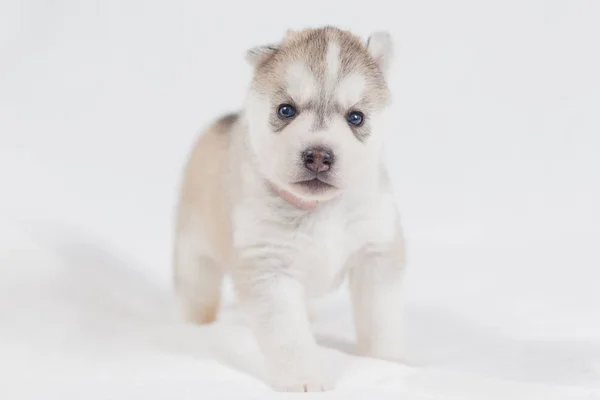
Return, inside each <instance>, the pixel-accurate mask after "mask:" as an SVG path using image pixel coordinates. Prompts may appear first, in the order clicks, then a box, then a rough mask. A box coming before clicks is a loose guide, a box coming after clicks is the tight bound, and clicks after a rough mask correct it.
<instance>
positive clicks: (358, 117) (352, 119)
mask: <svg viewBox="0 0 600 400" xmlns="http://www.w3.org/2000/svg"><path fill="white" fill-rule="evenodd" d="M346 119H347V120H348V123H349V124H351V125H354V126H361V125H362V123H363V121H364V119H365V117H364V115H362V113H360V112H358V111H352V112H351V113H350V114H348V116H347V117H346Z"/></svg>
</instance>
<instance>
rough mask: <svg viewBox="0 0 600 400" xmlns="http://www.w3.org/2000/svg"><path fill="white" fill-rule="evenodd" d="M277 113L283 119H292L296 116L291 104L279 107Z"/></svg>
mask: <svg viewBox="0 0 600 400" xmlns="http://www.w3.org/2000/svg"><path fill="white" fill-rule="evenodd" d="M277 113H278V114H279V116H280V117H281V118H284V119H287V118H292V117H293V116H294V115H296V109H295V108H294V106H292V105H290V104H282V105H280V106H279V109H278V110H277Z"/></svg>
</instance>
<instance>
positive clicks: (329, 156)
mask: <svg viewBox="0 0 600 400" xmlns="http://www.w3.org/2000/svg"><path fill="white" fill-rule="evenodd" d="M333 161H334V157H333V152H332V151H331V150H330V149H323V148H314V149H308V150H305V151H304V152H303V153H302V162H304V166H305V167H306V168H307V169H308V170H310V171H313V172H317V173H319V172H326V171H329V169H330V168H331V166H332V165H333Z"/></svg>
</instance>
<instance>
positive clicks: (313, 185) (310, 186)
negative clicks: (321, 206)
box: [294, 176, 335, 194]
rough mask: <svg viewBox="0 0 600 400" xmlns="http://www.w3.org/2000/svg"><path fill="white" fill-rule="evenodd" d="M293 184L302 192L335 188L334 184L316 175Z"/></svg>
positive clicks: (321, 191) (315, 192)
mask: <svg viewBox="0 0 600 400" xmlns="http://www.w3.org/2000/svg"><path fill="white" fill-rule="evenodd" d="M294 186H296V187H297V188H299V189H301V190H302V191H304V192H308V193H311V194H319V193H323V192H327V191H330V190H332V189H335V186H333V185H332V184H331V183H329V182H326V181H325V180H323V179H321V178H320V177H318V176H315V177H313V178H310V179H305V180H302V181H297V182H294Z"/></svg>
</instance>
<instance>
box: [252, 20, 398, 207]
mask: <svg viewBox="0 0 600 400" xmlns="http://www.w3.org/2000/svg"><path fill="white" fill-rule="evenodd" d="M391 57H392V43H391V39H390V36H389V34H387V33H385V32H378V33H375V34H373V35H372V36H371V37H370V38H369V39H368V40H365V41H363V40H361V39H360V38H358V37H356V36H354V35H353V34H351V33H349V32H347V31H343V30H340V29H336V28H332V27H325V28H320V29H310V30H305V31H299V32H288V34H287V36H286V37H285V38H284V39H283V41H282V42H281V43H278V44H276V45H267V46H260V47H256V48H253V49H251V50H249V51H248V54H247V60H248V61H249V62H250V63H251V65H252V66H253V67H254V77H253V81H252V84H251V86H250V90H249V95H248V98H247V104H246V117H247V121H248V128H249V136H250V145H251V147H252V151H253V153H254V156H255V158H256V160H257V163H258V166H259V169H260V172H261V174H263V176H264V177H265V179H266V180H267V181H269V182H270V183H271V184H273V185H276V186H278V187H279V188H281V189H283V190H285V191H287V192H289V193H292V194H294V195H295V196H297V197H299V198H302V199H306V200H317V201H322V200H328V199H330V198H332V197H334V196H336V195H337V194H339V193H340V192H342V191H344V190H347V189H350V188H353V187H354V188H357V187H360V185H361V184H362V183H364V182H365V181H367V180H369V179H373V177H374V176H376V173H377V171H378V168H379V162H380V159H379V158H380V153H381V151H380V150H381V145H382V136H383V134H384V132H383V131H384V120H385V118H384V116H385V111H386V109H387V107H388V105H389V103H390V94H389V90H388V86H387V83H386V73H387V71H388V67H389V63H390V61H391Z"/></svg>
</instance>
